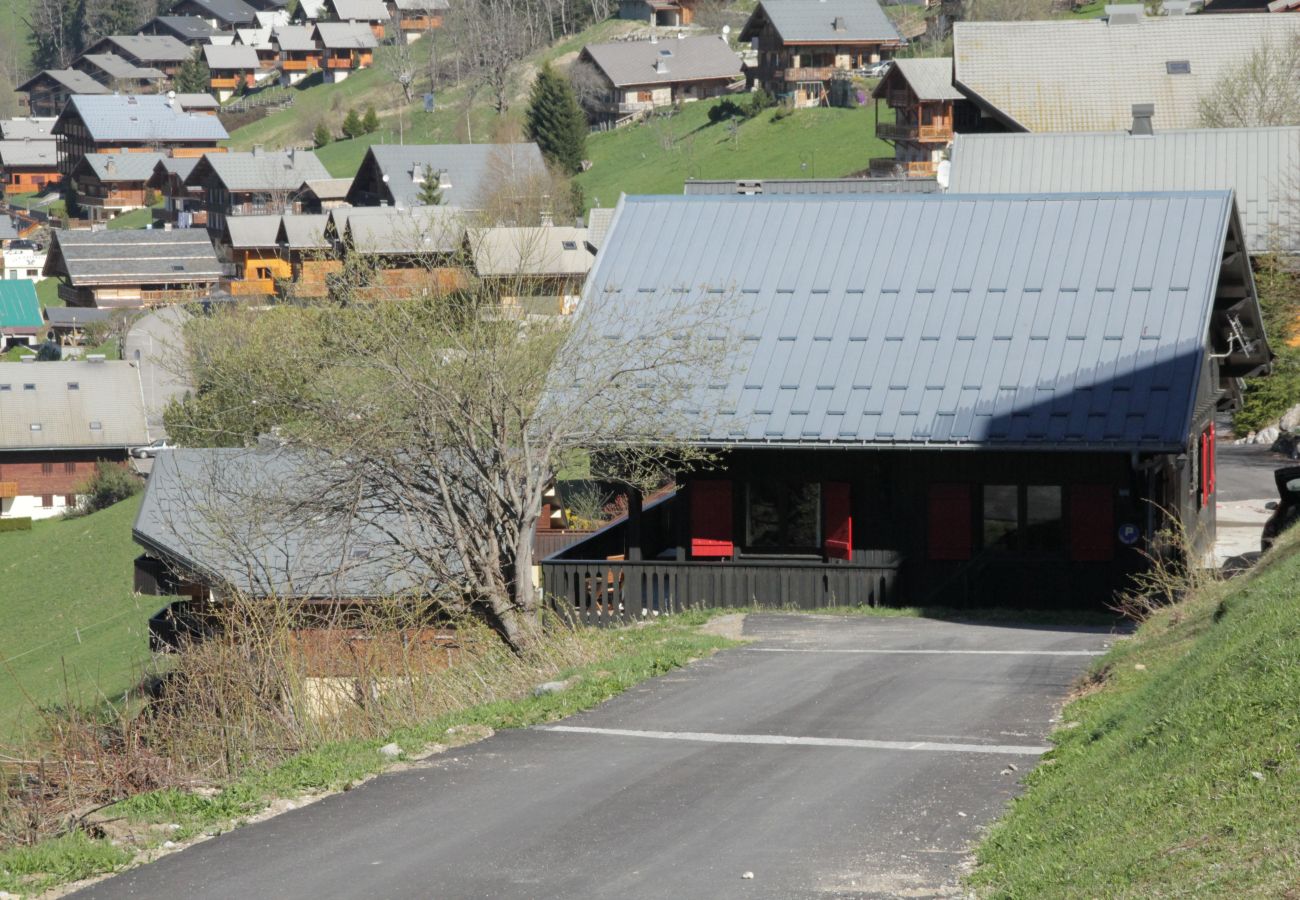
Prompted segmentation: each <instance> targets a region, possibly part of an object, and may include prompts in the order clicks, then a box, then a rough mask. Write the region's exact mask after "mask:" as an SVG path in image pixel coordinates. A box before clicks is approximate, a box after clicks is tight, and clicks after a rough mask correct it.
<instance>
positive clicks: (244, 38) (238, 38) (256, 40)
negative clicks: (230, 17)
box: [227, 13, 275, 50]
mask: <svg viewBox="0 0 1300 900" xmlns="http://www.w3.org/2000/svg"><path fill="white" fill-rule="evenodd" d="M259 15H260V13H259ZM235 44H236V45H242V46H245V47H249V48H250V49H253V50H274V49H275V46H274V45H273V44H272V43H271V26H270V25H259V26H258V27H256V28H236V29H235ZM227 46H230V45H227Z"/></svg>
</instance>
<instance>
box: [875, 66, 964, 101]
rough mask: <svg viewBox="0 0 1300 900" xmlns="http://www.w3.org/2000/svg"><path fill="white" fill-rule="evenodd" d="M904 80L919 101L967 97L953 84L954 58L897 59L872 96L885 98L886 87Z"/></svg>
mask: <svg viewBox="0 0 1300 900" xmlns="http://www.w3.org/2000/svg"><path fill="white" fill-rule="evenodd" d="M895 78H902V79H903V80H905V81H906V82H907V84H908V86H909V87H910V88H911V89H912V93H914V94H916V98H917V99H918V100H961V99H963V97H964V96H965V95H964V94H962V92H961V91H959V90H957V89H956V88H955V87H953V84H952V57H950V56H949V57H942V58H927V57H916V58H914V59H896V60H894V61H893V63H892V64H891V65H890V68H889V74H888V75H886V76H885V77H884V78H882V79H881V80H880V84H878V85H876V89H875V90H874V91H873V92H872V96H876V97H879V96H883V95H882V93H881V92H882V91H883V90H884V89H885V85H886V84H888V83H889V82H890V81H893V80H894V79H895Z"/></svg>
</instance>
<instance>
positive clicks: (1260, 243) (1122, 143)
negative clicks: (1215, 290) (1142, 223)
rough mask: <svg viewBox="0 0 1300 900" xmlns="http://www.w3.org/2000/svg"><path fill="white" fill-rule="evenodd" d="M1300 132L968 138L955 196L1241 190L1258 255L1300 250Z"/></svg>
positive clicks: (962, 138) (959, 146)
mask: <svg viewBox="0 0 1300 900" xmlns="http://www.w3.org/2000/svg"><path fill="white" fill-rule="evenodd" d="M1297 172H1300V127H1291V128H1283V127H1279V128H1214V129H1200V130H1195V131H1157V132H1156V133H1155V134H1154V135H1139V136H1134V135H1130V134H1128V133H1126V132H1090V133H1079V134H1052V133H1040V134H1024V133H1016V134H959V135H957V137H956V140H955V142H954V143H953V149H952V169H951V176H950V177H951V182H950V186H949V190H950V191H953V192H961V193H1002V192H1007V193H1046V192H1059V191H1176V190H1219V189H1224V188H1231V189H1232V190H1234V191H1235V192H1236V199H1237V209H1238V212H1239V213H1240V215H1241V223H1242V226H1243V227H1244V228H1245V232H1246V234H1245V237H1246V246H1247V248H1248V249H1249V250H1250V252H1251V253H1263V252H1267V251H1269V250H1273V249H1279V250H1283V251H1287V252H1293V253H1294V252H1300V207H1297V205H1296V200H1295V191H1296V185H1295V183H1294V178H1295V177H1296V173H1297Z"/></svg>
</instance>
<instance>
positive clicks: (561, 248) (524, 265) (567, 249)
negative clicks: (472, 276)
mask: <svg viewBox="0 0 1300 900" xmlns="http://www.w3.org/2000/svg"><path fill="white" fill-rule="evenodd" d="M466 240H468V241H469V245H470V250H471V251H472V252H473V254H474V270H475V271H476V272H478V274H479V275H481V276H485V277H503V276H511V275H585V274H587V273H588V272H589V271H591V263H592V260H593V259H594V258H595V256H594V254H593V253H592V252H591V251H590V250H588V249H587V229H585V228H574V227H572V226H567V225H547V226H538V227H533V228H511V227H503V226H498V227H495V228H476V229H472V230H471V231H470V232H469V234H468V235H466Z"/></svg>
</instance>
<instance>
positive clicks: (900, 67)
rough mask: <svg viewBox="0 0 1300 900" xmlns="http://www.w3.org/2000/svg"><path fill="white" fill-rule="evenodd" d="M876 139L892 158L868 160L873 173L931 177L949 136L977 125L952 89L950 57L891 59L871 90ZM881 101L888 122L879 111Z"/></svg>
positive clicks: (963, 99)
mask: <svg viewBox="0 0 1300 900" xmlns="http://www.w3.org/2000/svg"><path fill="white" fill-rule="evenodd" d="M871 96H872V97H874V98H875V101H876V107H877V113H876V137H878V138H881V139H882V140H886V141H889V142H890V143H892V144H893V145H894V155H893V156H885V157H877V158H875V159H872V160H871V164H870V168H871V173H872V174H873V175H881V176H886V177H889V176H902V177H912V178H932V177H934V175H935V173H936V172H938V170H939V163H940V162H942V161H943V160H944V158H945V156H946V155H947V152H948V147H949V146H950V145H951V144H952V138H953V135H954V134H955V133H956V132H957V131H959V130H961V131H973V130H975V129H977V128H978V127H979V122H980V116H979V110H978V109H976V107H975V105H974V104H973V103H971V102H970V101H969V100H967V99H966V97H965V96H964V95H963V94H962V93H961V92H960V91H959V90H957V89H956V88H955V87H953V86H952V60H951V59H925V58H916V59H896V60H894V62H893V65H891V66H890V67H889V71H888V72H886V73H885V77H884V78H882V79H881V80H880V83H879V84H877V85H876V87H875V89H874V90H873V91H872V93H871ZM881 103H884V104H885V105H886V106H888V107H889V108H890V109H891V110H892V111H893V119H894V120H893V121H892V122H887V121H882V119H884V118H886V117H885V116H882V115H881V114H880V113H879V107H880V105H881Z"/></svg>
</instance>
